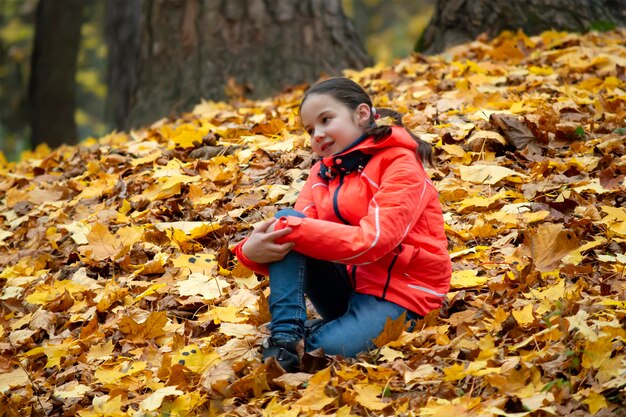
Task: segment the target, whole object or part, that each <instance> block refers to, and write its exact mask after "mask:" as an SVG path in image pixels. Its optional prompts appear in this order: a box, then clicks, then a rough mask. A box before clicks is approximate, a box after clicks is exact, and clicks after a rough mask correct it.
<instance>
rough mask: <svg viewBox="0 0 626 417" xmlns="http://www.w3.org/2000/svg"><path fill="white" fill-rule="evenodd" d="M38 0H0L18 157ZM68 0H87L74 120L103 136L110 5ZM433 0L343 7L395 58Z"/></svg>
mask: <svg viewBox="0 0 626 417" xmlns="http://www.w3.org/2000/svg"><path fill="white" fill-rule="evenodd" d="M38 1H39V0H0V109H1V110H0V151H2V152H3V153H4V155H5V157H6V158H7V159H8V160H15V159H17V158H18V157H19V154H20V153H21V152H22V151H23V150H26V149H30V147H31V145H32V142H31V136H32V132H31V126H30V109H29V80H30V76H31V58H32V57H31V54H32V52H33V45H34V38H35V26H36V17H37V16H36V11H37V3H38ZM44 1H46V0H44ZM47 1H49V0H47ZM70 1H82V2H83V7H82V14H83V16H82V19H83V21H82V24H81V25H80V45H79V51H78V62H77V68H76V74H75V81H76V86H75V100H76V110H75V122H76V130H77V138H78V139H79V140H81V139H85V138H87V137H90V136H93V137H100V136H102V135H104V134H106V133H108V132H110V131H112V130H113V129H114V128H115V126H113V123H112V122H111V121H110V120H107V117H106V115H105V112H106V102H107V94H108V87H107V59H108V50H107V49H108V48H107V42H106V33H105V30H106V28H105V22H106V12H107V11H106V6H107V5H106V0H70ZM121 1H122V0H113V3H115V2H121ZM434 3H435V0H342V5H343V8H344V12H345V13H346V15H347V16H348V17H349V18H351V19H352V22H353V25H354V28H355V30H356V31H357V33H358V35H359V37H360V39H361V41H362V42H363V44H364V45H365V48H366V50H367V53H368V55H369V56H370V57H372V60H373V62H375V63H376V62H384V63H391V62H392V61H393V60H394V59H395V58H400V57H405V56H407V55H408V54H410V53H411V51H412V50H413V47H414V46H415V42H416V40H417V39H418V38H419V35H420V33H421V32H422V31H423V30H424V28H425V27H426V25H427V24H428V21H429V19H430V18H431V16H432V13H433V8H434ZM278 65H280V64H278ZM164 116H165V115H164Z"/></svg>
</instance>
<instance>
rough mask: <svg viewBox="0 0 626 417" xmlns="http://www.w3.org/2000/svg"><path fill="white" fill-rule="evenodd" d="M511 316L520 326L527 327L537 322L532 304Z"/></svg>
mask: <svg viewBox="0 0 626 417" xmlns="http://www.w3.org/2000/svg"><path fill="white" fill-rule="evenodd" d="M511 314H512V315H513V317H515V320H516V321H517V323H518V324H519V325H520V326H526V325H528V324H531V323H534V321H535V316H534V314H533V305H532V304H526V306H524V307H523V308H521V309H519V310H513V311H512V312H511Z"/></svg>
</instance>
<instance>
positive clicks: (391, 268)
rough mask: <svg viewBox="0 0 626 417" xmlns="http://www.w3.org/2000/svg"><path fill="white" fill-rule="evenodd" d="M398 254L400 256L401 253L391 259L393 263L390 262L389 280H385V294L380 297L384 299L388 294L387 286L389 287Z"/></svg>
mask: <svg viewBox="0 0 626 417" xmlns="http://www.w3.org/2000/svg"><path fill="white" fill-rule="evenodd" d="M398 256H400V253H398V254H397V255H396V256H394V257H393V259H392V260H391V263H390V264H389V269H387V282H385V289H384V290H383V295H382V296H381V297H380V298H382V299H383V300H384V299H385V296H386V295H387V288H389V283H390V282H391V271H392V270H393V265H394V264H395V263H396V260H397V259H398Z"/></svg>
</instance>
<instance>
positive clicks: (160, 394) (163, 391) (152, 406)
mask: <svg viewBox="0 0 626 417" xmlns="http://www.w3.org/2000/svg"><path fill="white" fill-rule="evenodd" d="M182 394H184V392H183V391H181V390H179V389H177V388H176V387H172V386H169V387H165V388H159V389H158V390H156V391H154V392H153V393H152V394H150V395H149V396H148V397H147V398H146V399H144V400H143V401H142V402H140V403H139V408H140V409H141V410H142V411H155V410H157V409H158V408H159V407H161V404H162V403H163V400H164V399H165V397H167V396H170V395H176V396H178V395H182Z"/></svg>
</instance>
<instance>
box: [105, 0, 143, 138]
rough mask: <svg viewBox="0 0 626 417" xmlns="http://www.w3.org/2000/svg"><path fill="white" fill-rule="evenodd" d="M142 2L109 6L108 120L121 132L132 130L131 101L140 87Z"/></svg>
mask: <svg viewBox="0 0 626 417" xmlns="http://www.w3.org/2000/svg"><path fill="white" fill-rule="evenodd" d="M140 22H141V0H124V1H109V2H107V4H106V16H105V37H106V42H107V48H108V57H107V86H108V94H107V99H106V108H105V120H106V122H107V124H108V125H110V126H114V127H115V128H116V129H118V130H126V129H128V125H127V123H126V120H127V118H128V113H129V111H130V107H129V106H130V97H131V95H132V94H133V92H134V90H135V86H136V84H137V60H138V58H139V28H140Z"/></svg>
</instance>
